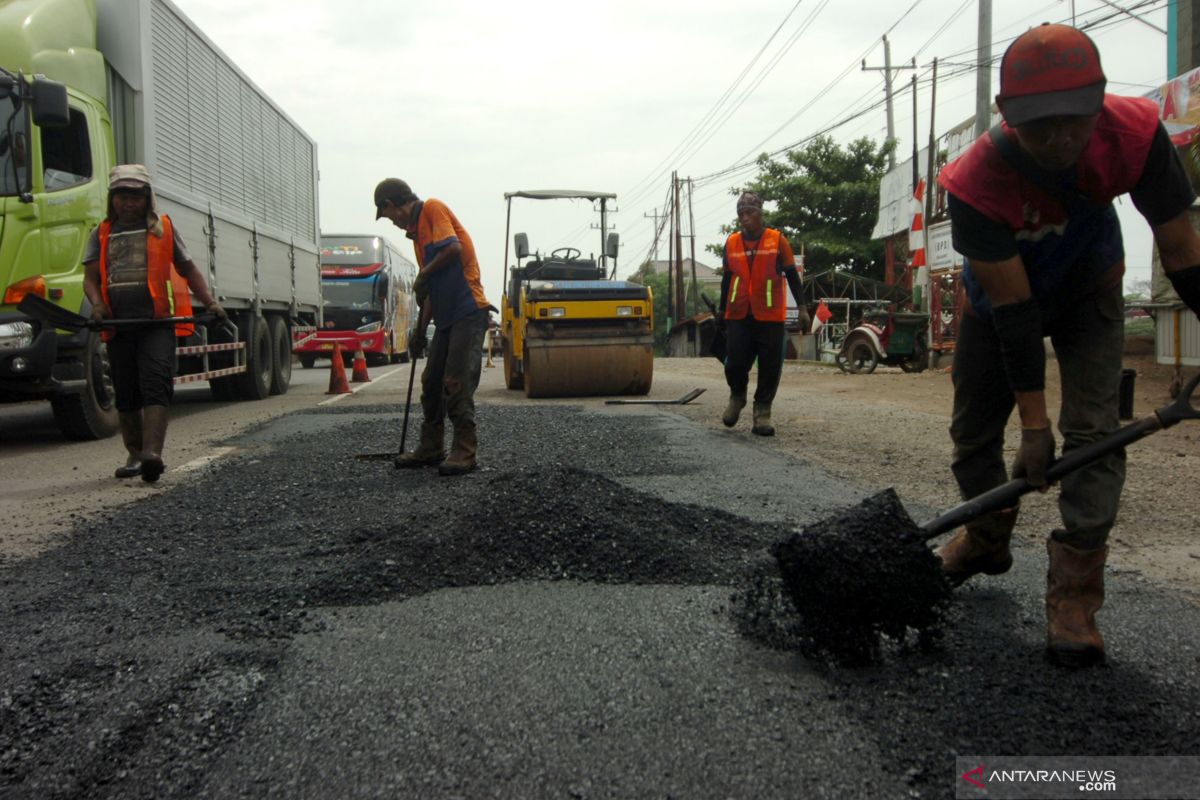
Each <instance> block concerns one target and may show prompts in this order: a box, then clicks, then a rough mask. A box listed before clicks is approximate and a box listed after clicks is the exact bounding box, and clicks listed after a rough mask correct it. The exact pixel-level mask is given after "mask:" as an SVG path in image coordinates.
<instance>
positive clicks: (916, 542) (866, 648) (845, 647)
mask: <svg viewBox="0 0 1200 800" xmlns="http://www.w3.org/2000/svg"><path fill="white" fill-rule="evenodd" d="M771 553H772V555H774V556H775V558H776V560H777V561H778V565H779V572H780V575H781V577H782V581H783V586H784V588H785V589H786V590H787V593H788V595H789V597H790V599H791V601H792V605H793V607H794V608H795V609H796V611H797V613H798V615H799V621H798V622H799V626H800V630H801V631H802V632H803V634H804V636H805V637H806V638H807V639H808V640H809V641H810V642H811V644H812V645H813V647H812V648H810V649H811V650H813V651H815V652H819V653H820V652H823V653H826V654H828V655H830V656H832V657H833V658H835V659H836V660H839V661H842V662H846V663H866V662H870V661H875V660H878V659H879V657H880V656H881V654H882V652H883V647H882V644H883V637H887V638H888V639H890V640H892V642H894V643H899V644H903V643H905V642H906V640H907V639H908V638H909V636H910V634H911V635H914V636H915V637H916V639H917V640H918V641H919V642H922V643H926V644H928V643H931V642H932V641H933V640H936V639H937V638H940V636H941V633H942V631H941V624H942V620H943V616H944V613H945V610H946V608H947V607H948V606H949V604H950V599H951V593H950V584H949V583H948V582H947V581H946V579H945V577H944V576H943V574H942V570H941V562H940V561H939V560H938V558H937V556H935V555H934V554H933V552H932V551H931V550H930V549H929V547H928V546H927V545H926V544H925V542H924V541H923V537H922V536H921V530H920V528H918V527H917V524H916V523H915V522H913V520H912V518H911V517H910V516H909V515H908V512H907V511H905V510H904V505H903V504H902V503H901V502H900V498H899V497H897V496H896V493H895V491H893V490H892V489H888V490H886V491H883V492H880V493H878V494H876V495H872V496H871V497H868V498H866V499H865V500H863V501H862V502H861V503H859V504H858V505H856V506H854V507H853V508H849V509H846V510H844V511H841V512H839V513H837V514H834V515H832V516H830V517H829V518H827V519H824V520H821V521H819V522H815V523H812V524H810V525H806V526H804V528H803V529H802V530H800V531H799V532H797V533H794V534H792V535H791V536H788V537H787V538H786V539H784V540H781V541H779V542H776V543H775V545H774V546H772V548H771ZM762 580H766V576H763V578H762Z"/></svg>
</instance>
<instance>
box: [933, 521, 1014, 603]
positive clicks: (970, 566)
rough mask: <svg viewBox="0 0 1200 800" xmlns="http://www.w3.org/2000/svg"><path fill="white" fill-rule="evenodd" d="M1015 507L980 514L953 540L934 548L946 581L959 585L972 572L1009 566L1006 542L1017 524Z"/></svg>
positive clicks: (995, 571)
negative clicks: (940, 561)
mask: <svg viewBox="0 0 1200 800" xmlns="http://www.w3.org/2000/svg"><path fill="white" fill-rule="evenodd" d="M1017 511H1018V509H1017V508H1006V509H1004V510H1003V511H993V512H991V513H990V514H984V515H983V516H982V517H980V518H979V519H977V520H974V521H972V522H968V523H967V524H966V526H965V527H964V529H963V530H961V531H959V532H958V533H957V534H956V535H955V536H954V538H953V539H951V540H950V541H948V542H946V543H945V544H944V545H942V546H941V547H939V548H938V549H937V557H938V558H940V559H941V560H942V572H944V573H946V577H947V578H948V579H949V580H950V583H952V584H954V585H955V586H958V585H960V584H961V583H962V582H963V581H965V580H966V579H967V578H969V577H971V576H972V575H978V574H979V573H981V572H982V573H983V574H984V575H999V574H1001V573H1003V572H1008V570H1009V568H1010V567H1012V561H1013V560H1012V553H1010V552H1009V551H1008V543H1009V541H1010V540H1011V539H1012V532H1013V527H1014V526H1015V525H1016V524H1017Z"/></svg>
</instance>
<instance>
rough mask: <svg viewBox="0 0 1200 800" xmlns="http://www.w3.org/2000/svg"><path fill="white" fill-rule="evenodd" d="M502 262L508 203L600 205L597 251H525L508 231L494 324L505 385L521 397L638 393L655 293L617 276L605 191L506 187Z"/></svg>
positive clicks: (644, 383) (650, 373)
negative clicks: (498, 315)
mask: <svg viewBox="0 0 1200 800" xmlns="http://www.w3.org/2000/svg"><path fill="white" fill-rule="evenodd" d="M504 198H505V200H506V202H507V205H508V221H507V224H506V226H505V232H504V263H505V264H509V249H508V246H509V241H510V240H509V235H510V233H511V230H512V208H513V200H514V199H518V198H523V199H526V200H587V201H589V202H590V203H591V204H592V205H593V206H596V205H598V206H599V212H600V237H601V239H600V242H601V253H600V258H599V260H597V259H596V258H595V257H594V256H592V257H587V258H585V257H584V256H583V253H582V251H581V250H579V248H576V247H559V248H556V249H553V250H550V251H549V252H547V253H546V254H544V255H543V254H542V253H541V252H539V251H532V252H531V251H530V248H529V236H528V235H527V234H525V233H517V234H516V235H514V236H512V239H511V241H512V245H513V252H514V254H515V256H516V263H515V264H509V271H508V281H507V282H506V284H505V292H504V300H503V307H502V309H501V321H500V327H501V332H502V341H503V345H502V346H503V352H504V382H505V385H506V386H507V387H508V388H509V389H516V390H520V389H524V391H525V395H526V396H527V397H587V396H591V395H644V394H647V393H649V391H650V384H651V381H652V379H653V377H654V297H653V295H652V293H651V290H650V287H648V286H642V285H641V284H637V283H632V282H630V281H620V280H616V270H617V249H618V246H619V238H618V236H617V234H616V233H615V232H610V231H608V230H607V227H608V207H609V205H608V204H609V203H610V202H611V201H613V200H615V199H616V195H615V194H610V193H607V192H589V191H576V190H569V189H543V190H536V191H517V192H507V193H506V194H505V195H504Z"/></svg>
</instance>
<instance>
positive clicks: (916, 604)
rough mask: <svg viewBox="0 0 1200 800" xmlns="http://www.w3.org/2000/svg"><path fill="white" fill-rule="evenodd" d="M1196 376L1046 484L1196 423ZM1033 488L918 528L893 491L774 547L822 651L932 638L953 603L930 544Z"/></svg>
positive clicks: (1060, 462)
mask: <svg viewBox="0 0 1200 800" xmlns="http://www.w3.org/2000/svg"><path fill="white" fill-rule="evenodd" d="M1197 384H1200V375H1197V376H1195V377H1194V378H1192V380H1191V381H1190V382H1189V383H1188V384H1187V386H1186V387H1184V389H1183V391H1181V392H1180V393H1179V396H1178V397H1177V398H1176V399H1175V401H1174V402H1173V403H1171V404H1169V405H1166V406H1163V407H1162V408H1159V409H1157V410H1156V411H1154V413H1152V414H1150V415H1148V416H1146V417H1144V418H1142V419H1141V420H1138V421H1137V422H1133V423H1131V424H1129V425H1126V426H1125V427H1123V428H1121V429H1119V430H1117V431H1114V432H1113V433H1111V434H1109V435H1107V436H1105V437H1103V438H1102V439H1099V440H1097V441H1095V442H1092V443H1091V444H1088V445H1085V446H1083V447H1079V448H1076V449H1074V450H1072V451H1070V452H1069V453H1066V454H1065V455H1063V457H1062V458H1060V459H1057V460H1056V461H1054V462H1052V463H1051V465H1050V466H1049V468H1048V469H1047V470H1046V479H1047V481H1048V482H1050V483H1054V482H1056V481H1059V480H1061V479H1062V478H1063V477H1064V476H1066V475H1069V474H1070V473H1072V472H1074V471H1076V470H1078V469H1079V468H1081V467H1083V466H1086V465H1087V464H1090V463H1092V462H1093V461H1095V460H1096V459H1098V458H1101V457H1102V456H1105V455H1108V454H1110V453H1112V452H1113V451H1115V450H1117V449H1119V448H1122V447H1124V446H1126V445H1128V444H1131V443H1133V442H1136V441H1138V440H1139V439H1143V438H1145V437H1147V436H1149V435H1150V434H1152V433H1155V432H1157V431H1160V430H1163V429H1164V428H1169V427H1171V426H1173V425H1176V424H1178V423H1179V422H1181V421H1183V420H1186V419H1200V410H1198V409H1197V408H1196V406H1195V405H1194V404H1193V402H1192V394H1193V392H1195V390H1196V386H1197ZM1035 488H1036V487H1034V486H1031V485H1030V484H1029V482H1028V481H1026V480H1025V479H1024V478H1017V479H1013V480H1011V481H1009V482H1008V483H1005V484H1002V485H1000V486H997V487H996V488H995V489H992V490H991V491H989V492H986V493H984V494H982V495H979V496H978V497H973V498H971V499H970V500H967V501H966V502H963V503H961V504H959V505H957V506H955V507H954V508H952V509H950V510H949V511H946V512H945V513H943V514H941V515H940V516H938V517H935V518H934V519H931V520H929V521H928V522H926V523H925V524H923V525H920V526H918V525H917V524H916V523H915V522H913V520H912V518H911V517H909V516H908V514H907V512H906V511H905V510H904V506H903V504H902V503H901V502H900V499H899V497H897V496H896V493H895V492H894V491H893V490H891V489H888V490H886V491H884V492H880V493H878V494H876V495H873V496H872V497H868V498H867V499H866V500H864V501H863V502H862V503H861V504H859V505H858V506H856V507H854V508H851V509H847V510H845V511H843V512H841V513H839V514H835V515H833V516H831V517H829V518H827V519H824V520H821V521H820V522H817V523H815V524H812V525H808V526H805V528H804V529H803V530H801V531H800V532H798V533H794V534H792V535H790V536H788V537H787V538H786V539H783V540H781V541H779V542H777V543H776V544H775V545H774V546H773V547H772V548H771V552H772V555H774V556H775V559H776V562H777V564H778V566H779V574H780V577H781V578H782V580H783V586H784V588H785V589H786V590H787V593H788V595H789V597H790V599H791V600H792V605H793V606H794V607H795V609H796V611H797V612H799V616H800V618H801V620H802V622H803V627H804V628H805V630H806V636H807V637H808V639H809V640H811V641H812V642H814V643H815V644H816V646H817V648H818V649H819V650H822V651H824V652H826V653H830V654H833V655H834V656H835V657H836V658H839V659H843V658H844V659H846V660H850V661H861V660H871V659H872V657H873V656H874V655H875V654H877V653H878V652H879V639H880V635H881V634H883V635H888V636H890V637H892V638H895V639H901V640H902V639H903V638H904V637H905V636H907V634H908V632H910V631H916V632H917V633H918V636H919V637H924V636H926V635H927V634H928V633H929V632H930V631H936V629H937V627H938V626H939V625H940V624H941V620H942V611H943V609H944V608H945V607H946V605H948V603H949V600H950V596H951V592H950V584H949V581H947V580H946V577H945V575H944V574H943V573H942V571H941V561H940V560H939V559H938V557H937V556H936V555H934V553H933V552H932V551H931V550H930V549H929V547H928V546H927V545H926V544H925V543H926V542H927V541H928V540H929V539H932V538H933V537H935V536H937V535H939V534H942V533H946V532H947V531H950V530H953V529H954V528H957V527H958V526H960V525H963V524H965V523H967V522H970V521H972V520H974V519H977V518H979V517H980V516H981V515H983V514H986V513H988V512H991V511H999V510H1001V509H1005V508H1011V507H1012V506H1013V505H1014V504H1015V503H1016V501H1017V500H1018V499H1019V498H1020V497H1021V496H1022V495H1025V494H1027V493H1029V492H1031V491H1033V490H1034V489H1035Z"/></svg>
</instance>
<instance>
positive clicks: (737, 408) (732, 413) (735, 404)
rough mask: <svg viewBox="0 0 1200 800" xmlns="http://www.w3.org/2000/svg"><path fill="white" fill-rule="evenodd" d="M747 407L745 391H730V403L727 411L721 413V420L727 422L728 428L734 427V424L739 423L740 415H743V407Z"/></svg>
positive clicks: (726, 407) (726, 408)
mask: <svg viewBox="0 0 1200 800" xmlns="http://www.w3.org/2000/svg"><path fill="white" fill-rule="evenodd" d="M745 407H746V393H745V392H741V393H738V392H730V393H729V405H727V406H725V413H724V414H722V415H721V422H724V423H725V427H726V428H732V427H733V426H734V425H737V421H738V417H740V416H741V415H742V409H743V408H745Z"/></svg>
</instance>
